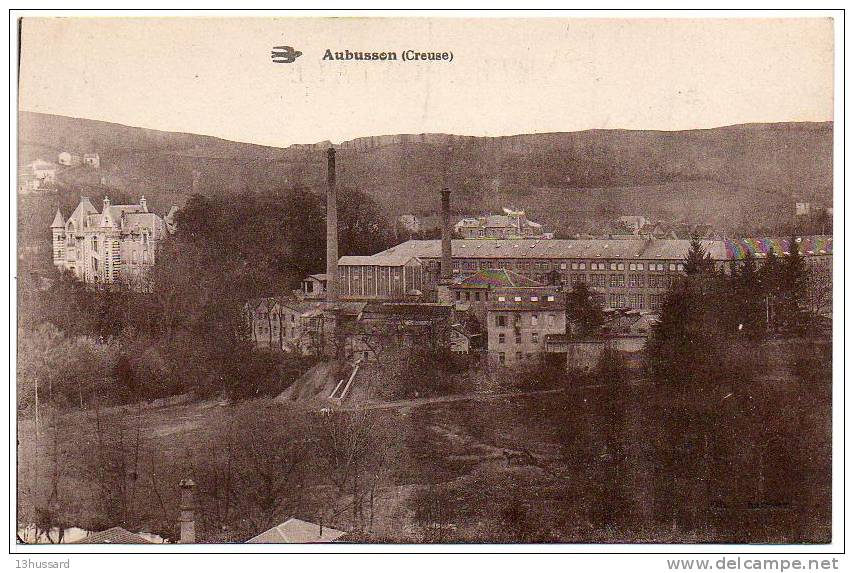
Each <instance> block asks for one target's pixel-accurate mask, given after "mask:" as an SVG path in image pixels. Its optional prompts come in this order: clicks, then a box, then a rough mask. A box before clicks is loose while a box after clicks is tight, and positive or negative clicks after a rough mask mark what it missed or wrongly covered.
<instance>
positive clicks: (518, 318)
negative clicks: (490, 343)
mask: <svg viewBox="0 0 854 573" xmlns="http://www.w3.org/2000/svg"><path fill="white" fill-rule="evenodd" d="M512 317H513V327H514V328H515V327H519V326H521V324H522V315H521V314H518V313H514V314H513V315H512ZM509 319H510V316H509V315H506V314H496V315H495V326H497V327H498V328H507V326H508V325H509V324H510V320H509ZM556 319H557V315H556V314H549V315H546V320H545V322H543V323H541V322H540V315H538V314H536V313H533V314H531V315H530V320H529V324H530V326H532V327H535V326H548V327H549V328H553V327H554V325H555V320H556Z"/></svg>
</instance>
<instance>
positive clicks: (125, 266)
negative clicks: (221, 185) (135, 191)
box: [50, 197, 167, 288]
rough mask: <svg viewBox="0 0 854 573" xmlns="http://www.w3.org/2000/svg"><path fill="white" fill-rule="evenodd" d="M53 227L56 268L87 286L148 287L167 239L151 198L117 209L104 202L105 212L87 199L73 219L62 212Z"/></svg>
mask: <svg viewBox="0 0 854 573" xmlns="http://www.w3.org/2000/svg"><path fill="white" fill-rule="evenodd" d="M50 228H51V232H52V235H53V264H54V265H55V266H56V267H58V268H59V269H62V270H68V271H71V272H73V273H74V275H75V276H76V277H77V278H78V279H80V280H82V281H84V282H86V283H100V284H110V283H114V282H116V281H117V280H120V279H121V280H125V281H128V282H129V283H130V284H131V285H134V286H135V287H136V288H142V286H143V285H142V281H143V280H144V279H145V276H146V273H147V271H148V269H150V268H151V266H152V265H154V259H155V256H156V252H157V245H158V243H160V241H162V240H163V239H164V238H165V237H166V234H167V231H166V226H165V224H164V222H163V219H162V218H161V217H160V216H159V215H156V214H154V213H151V212H149V211H148V206H147V204H146V201H145V197H141V198H140V200H139V203H138V204H136V205H112V204H111V203H110V198H109V197H104V204H103V208H102V210H101V212H98V210H97V209H96V208H95V206H94V205H92V202H91V201H90V200H89V198H88V197H81V198H80V203H79V204H78V205H77V208H75V209H74V212H73V213H71V215H70V216H69V217H68V219H64V218H63V216H62V213H61V212H60V211H59V210H57V212H56V216H55V217H54V219H53V223H51V226H50Z"/></svg>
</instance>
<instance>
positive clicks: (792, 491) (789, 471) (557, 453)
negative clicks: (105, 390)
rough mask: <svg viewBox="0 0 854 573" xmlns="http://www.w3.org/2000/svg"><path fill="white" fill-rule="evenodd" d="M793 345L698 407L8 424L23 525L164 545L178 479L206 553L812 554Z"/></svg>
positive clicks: (146, 417)
mask: <svg viewBox="0 0 854 573" xmlns="http://www.w3.org/2000/svg"><path fill="white" fill-rule="evenodd" d="M792 344H796V343H791V344H789V343H787V344H785V345H782V346H781V345H779V344H778V345H777V347H775V348H774V349H772V350H771V351H770V352H769V356H770V359H771V361H772V364H771V366H770V367H769V369H768V373H767V375H766V376H764V377H763V378H761V379H760V380H758V381H756V382H752V383H749V384H739V383H736V382H733V383H732V384H731V385H728V386H727V387H721V388H717V389H714V390H713V391H711V392H709V393H708V395H707V396H706V398H705V399H706V400H707V403H705V404H702V405H698V406H697V407H694V406H693V405H690V406H689V405H685V404H682V405H679V404H676V403H674V401H673V400H672V391H671V390H669V389H668V388H666V387H661V386H656V385H652V384H648V383H647V384H640V385H631V386H627V387H620V388H616V390H615V388H614V387H612V385H610V384H608V383H607V381H604V382H605V383H603V384H598V385H595V386H594V387H586V388H583V387H572V386H570V387H567V388H565V389H564V391H562V392H559V393H557V394H548V395H533V396H512V397H498V398H496V397H492V398H490V397H488V396H480V397H478V398H476V399H472V400H465V401H448V402H435V401H433V402H429V401H426V400H425V401H424V403H419V402H417V401H415V402H412V401H410V402H407V403H406V404H400V405H397V406H395V407H392V408H387V409H377V410H373V411H370V412H364V413H359V412H358V411H355V412H354V411H349V412H341V413H337V414H336V413H334V412H321V411H309V412H306V411H303V410H300V409H298V408H296V407H292V406H288V405H283V404H277V403H274V402H272V400H269V399H257V400H250V401H245V402H241V403H237V404H220V403H217V402H196V403H190V404H184V405H175V406H168V407H161V408H141V407H137V406H130V407H125V408H112V409H109V410H106V409H105V410H104V411H100V412H95V411H91V410H90V411H88V412H74V413H69V414H66V415H60V416H57V417H56V418H54V417H53V416H52V415H50V413H49V412H47V413H43V414H42V419H41V423H40V430H41V431H40V435H39V437H38V441H36V440H37V438H36V436H35V432H34V429H35V428H34V423H33V420H31V419H30V420H21V421H20V422H19V425H18V432H19V449H18V451H19V458H18V459H19V474H18V495H19V497H18V510H19V524H21V525H25V524H27V523H31V522H32V521H37V520H39V519H40V518H41V519H44V518H45V513H46V512H47V513H49V514H50V515H51V516H52V517H53V518H54V521H57V520H59V521H60V522H62V523H64V524H66V525H67V526H72V525H76V526H80V527H84V528H86V529H99V528H106V527H109V526H112V525H116V524H117V523H121V525H123V526H124V527H126V528H129V529H133V530H147V531H151V532H153V533H158V534H160V535H163V536H165V537H168V538H171V539H173V540H174V539H175V531H176V530H175V528H176V519H177V507H178V492H177V483H178V481H179V480H180V479H182V478H184V477H188V476H192V477H193V479H194V480H196V481H197V482H198V484H199V491H198V500H199V511H198V514H197V519H198V523H197V531H198V538H199V540H200V541H203V542H216V541H242V540H245V539H247V538H249V537H251V536H252V535H254V534H255V533H258V532H260V531H262V530H263V529H266V528H267V527H269V526H271V525H273V524H275V523H279V522H281V521H283V520H284V519H286V518H287V517H289V516H292V515H294V516H297V517H300V518H302V519H307V520H312V521H317V520H323V522H324V523H325V524H328V525H330V526H333V527H338V528H340V529H343V530H346V531H350V532H351V540H354V541H392V542H442V541H444V542H456V541H485V542H502V541H504V542H508V541H516V542H520V541H539V542H595V541H614V542H620V541H623V542H627V541H674V542H688V541H701V542H702V541H723V542H733V541H739V542H754V543H787V542H788V543H790V542H826V541H828V540H829V537H830V479H831V475H830V459H831V457H830V438H831V435H830V379H829V375H828V373H829V364H828V367H827V368H826V369H816V368H815V367H814V366H809V365H806V366H805V363H803V362H802V361H800V359H796V358H793V356H795V355H794V354H793V353H792V352H791V350H792ZM351 410H352V409H351ZM701 413H702V415H700V414H701ZM680 417H681V418H680ZM679 420H681V422H680V421H679ZM674 428H687V429H686V430H685V431H684V432H683V433H679V432H675V431H674ZM344 442H346V443H350V444H361V445H362V447H360V448H354V449H347V448H344V449H343V450H342V449H341V448H338V447H337V446H336V444H337V445H338V446H340V444H341V443H344ZM354 499H357V500H358V501H357V502H356V503H354V501H353V500H354ZM51 512H52V513H51Z"/></svg>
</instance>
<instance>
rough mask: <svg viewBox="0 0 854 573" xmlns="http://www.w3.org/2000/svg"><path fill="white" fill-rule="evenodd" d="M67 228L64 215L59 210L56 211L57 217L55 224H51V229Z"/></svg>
mask: <svg viewBox="0 0 854 573" xmlns="http://www.w3.org/2000/svg"><path fill="white" fill-rule="evenodd" d="M64 226H65V219H63V218H62V213H60V212H59V209H57V210H56V215H55V216H54V218H53V223H51V224H50V228H51V229H56V228H60V229H61V228H62V227H64Z"/></svg>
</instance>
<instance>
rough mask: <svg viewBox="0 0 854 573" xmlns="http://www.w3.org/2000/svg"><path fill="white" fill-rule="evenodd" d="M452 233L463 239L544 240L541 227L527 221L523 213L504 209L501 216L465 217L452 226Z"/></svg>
mask: <svg viewBox="0 0 854 573" xmlns="http://www.w3.org/2000/svg"><path fill="white" fill-rule="evenodd" d="M454 231H455V232H456V233H457V235H458V236H460V237H462V238H464V239H514V238H529V237H539V238H544V237H543V235H544V233H543V226H542V225H541V224H540V223H535V222H534V221H530V220H528V218H527V217H526V216H525V211H516V210H513V209H504V214H503V215H486V216H484V217H467V218H465V219H462V220H461V221H459V222H458V223H457V224H456V225H454Z"/></svg>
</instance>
